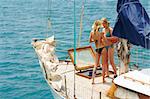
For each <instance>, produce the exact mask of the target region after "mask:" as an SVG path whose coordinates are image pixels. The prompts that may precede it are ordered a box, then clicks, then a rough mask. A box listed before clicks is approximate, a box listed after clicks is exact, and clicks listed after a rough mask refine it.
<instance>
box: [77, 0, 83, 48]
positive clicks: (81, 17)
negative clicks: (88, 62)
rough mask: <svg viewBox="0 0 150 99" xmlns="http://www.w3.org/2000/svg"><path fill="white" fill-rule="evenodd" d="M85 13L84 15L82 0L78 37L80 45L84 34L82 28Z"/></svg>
mask: <svg viewBox="0 0 150 99" xmlns="http://www.w3.org/2000/svg"><path fill="white" fill-rule="evenodd" d="M83 15H84V0H83V1H82V9H81V15H80V32H79V37H78V47H79V46H80V40H81V36H82V29H83V24H82V22H83Z"/></svg>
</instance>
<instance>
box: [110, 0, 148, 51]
mask: <svg viewBox="0 0 150 99" xmlns="http://www.w3.org/2000/svg"><path fill="white" fill-rule="evenodd" d="M117 12H118V17H117V22H116V24H115V26H114V30H113V35H114V36H117V37H119V38H124V39H128V40H129V42H130V43H132V44H134V45H140V46H142V47H144V48H147V49H150V19H149V16H148V14H147V13H146V11H145V9H144V8H143V7H142V5H141V3H140V2H139V0H118V3H117Z"/></svg>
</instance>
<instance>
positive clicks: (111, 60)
mask: <svg viewBox="0 0 150 99" xmlns="http://www.w3.org/2000/svg"><path fill="white" fill-rule="evenodd" d="M108 57H109V61H110V64H111V66H112V69H113V71H114V75H115V76H116V75H117V69H116V66H115V63H114V48H109V50H108Z"/></svg>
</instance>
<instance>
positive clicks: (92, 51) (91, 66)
mask: <svg viewBox="0 0 150 99" xmlns="http://www.w3.org/2000/svg"><path fill="white" fill-rule="evenodd" d="M86 49H90V51H91V53H92V54H91V55H92V56H93V58H94V62H95V60H96V55H95V52H94V50H93V48H92V47H91V46H84V47H78V48H76V51H77V52H78V51H82V50H86ZM73 51H74V49H73V48H71V49H69V50H68V54H69V56H70V58H71V61H72V63H73V64H74V56H73V55H72V54H71V53H72V52H73ZM93 67H94V64H93V65H88V66H82V67H79V66H77V65H76V67H75V69H76V70H85V69H88V68H93Z"/></svg>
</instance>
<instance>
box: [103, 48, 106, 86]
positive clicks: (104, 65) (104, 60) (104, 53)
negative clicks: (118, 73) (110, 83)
mask: <svg viewBox="0 0 150 99" xmlns="http://www.w3.org/2000/svg"><path fill="white" fill-rule="evenodd" d="M106 68H107V50H106V48H104V49H103V51H102V79H103V83H104V82H105V72H106Z"/></svg>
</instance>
